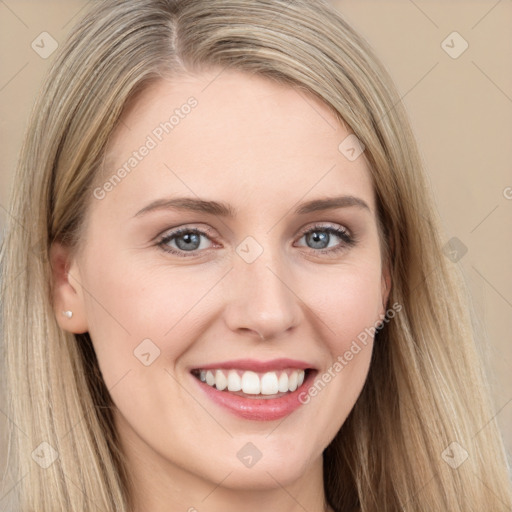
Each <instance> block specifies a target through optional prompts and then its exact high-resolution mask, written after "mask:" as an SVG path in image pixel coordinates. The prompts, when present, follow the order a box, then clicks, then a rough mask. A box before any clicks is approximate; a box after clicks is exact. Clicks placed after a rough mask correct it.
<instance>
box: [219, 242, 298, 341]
mask: <svg viewBox="0 0 512 512" xmlns="http://www.w3.org/2000/svg"><path fill="white" fill-rule="evenodd" d="M226 300H227V304H226V307H225V312H224V313H225V321H226V324H227V326H228V327H229V329H231V331H232V332H237V333H238V334H243V333H247V332H250V333H251V335H252V336H254V338H255V339H256V340H260V339H261V336H263V337H264V338H265V339H266V340H269V339H274V338H278V337H282V336H283V335H284V336H285V335H286V333H288V331H291V330H292V329H293V328H294V327H296V326H297V325H299V323H300V321H301V318H302V309H301V304H302V301H301V300H300V298H299V297H298V296H297V294H296V292H294V283H293V275H292V272H291V270H290V267H289V266H286V265H285V262H284V260H283V256H282V255H280V256H279V255H278V254H277V250H275V251H270V250H269V249H267V248H265V250H264V251H263V253H262V254H261V255H260V256H259V257H258V258H257V259H256V260H255V261H253V262H252V263H247V262H246V261H244V260H243V259H241V258H238V256H235V262H234V268H233V269H232V271H231V272H230V273H229V282H228V283H227V292H226Z"/></svg>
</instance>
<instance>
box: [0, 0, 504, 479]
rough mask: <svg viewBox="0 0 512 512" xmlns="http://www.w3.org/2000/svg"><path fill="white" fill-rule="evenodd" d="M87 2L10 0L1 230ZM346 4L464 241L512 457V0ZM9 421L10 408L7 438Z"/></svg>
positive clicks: (2, 11) (1, 73)
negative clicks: (41, 45)
mask: <svg viewBox="0 0 512 512" xmlns="http://www.w3.org/2000/svg"><path fill="white" fill-rule="evenodd" d="M87 3H88V2H85V1H83V0H66V1H64V0H61V1H57V0H53V1H46V0H32V1H29V0H0V56H1V61H0V62H1V65H0V136H1V138H0V147H1V151H0V228H1V227H2V226H3V224H4V222H5V219H6V218H7V216H8V213H7V210H6V208H7V199H8V194H9V189H10V187H11V186H12V172H13V168H14V165H15V162H16V159H17V154H18V151H19V147H20V141H21V137H22V133H23V131H24V128H25V126H26V123H27V117H28V113H29V110H30V108H31V105H32V102H33V99H34V97H35V94H36V91H37V90H38V87H39V84H40V82H41V79H42V76H43V74H44V72H45V71H46V69H47V67H48V65H49V62H50V61H51V60H52V57H51V56H50V57H49V58H48V59H43V58H41V57H40V56H39V55H38V54H37V53H36V52H35V51H34V50H33V49H32V48H31V43H32V41H33V40H35V39H36V37H38V36H39V35H40V34H41V33H42V32H48V33H49V34H51V36H52V37H53V38H54V39H55V40H56V41H58V42H62V41H63V40H64V38H65V36H66V35H67V33H68V31H69V30H70V29H71V28H72V26H73V24H74V22H75V21H76V20H77V19H78V18H79V17H80V16H81V14H82V13H83V12H84V7H86V4H87ZM335 4H336V6H337V7H338V8H339V10H340V12H341V13H342V14H343V15H344V16H345V17H346V18H347V20H348V21H349V22H350V23H351V24H352V25H353V26H354V27H355V28H356V29H358V30H359V31H360V32H361V33H362V34H363V35H364V36H365V37H366V39H367V40H368V41H369V42H370V44H371V45H372V46H373V47H374V49H375V50H376V52H377V54H378V55H379V56H380V57H381V59H382V60H383V62H384V63H385V65H386V66H387V67H388V69H389V71H390V73H391V75H392V77H393V78H394V80H395V82H396V84H397V86H398V88H399V90H400V92H401V95H402V97H403V102H404V103H405V105H406V108H407V109H408V111H409V113H410V116H411V118H412V122H413V126H414V129H415V132H416V135H417V137H418V140H419V145H420V148H421V151H422V154H423V157H424V160H425V163H426V166H427V170H428V172H429V177H430V180H431V183H432V186H433V188H434V192H435V195H436V199H437V207H438V210H439V212H440V215H441V217H442V219H443V225H444V228H445V239H446V241H448V240H449V239H450V238H452V237H457V238H458V239H460V241H461V242H462V243H463V244H464V245H465V246H466V247H467V248H468V252H467V253H466V254H465V255H464V257H463V258H462V259H461V260H460V265H461V266H462V268H463V271H464V273H465V276H466V279H467V281H468V283H469V285H470V288H471V291H472V296H473V298H474V303H475V308H476V311H477V318H476V319H475V321H477V322H478V323H479V324H481V326H482V329H483V330H484V332H485V333H486V334H487V336H488V339H489V341H490V345H491V347H490V378H491V384H492V386H493V390H494V398H495V414H496V417H497V419H498V422H499V424H500V426H501V428H502V431H503V434H504V437H505V442H506V446H507V450H508V452H509V453H512V371H511V363H512V343H511V334H510V333H511V332H512V139H511V135H512V68H511V59H510V56H511V55H512V1H511V0H499V1H496V0H490V1H463V0H458V1H453V0H452V1H450V2H446V1H445V2H443V1H430V0H429V1H426V0H415V1H413V0H400V1H399V0H395V1H382V0H380V1H377V0H372V1H369V0H359V1H357V0H350V1H336V2H335ZM454 31H456V32H458V33H459V34H460V36H461V37H462V38H463V39H464V40H465V41H467V43H468V45H469V46H468V48H467V50H466V51H465V52H464V53H462V54H461V55H460V56H459V57H458V58H456V59H454V58H451V57H450V56H449V55H448V54H447V53H446V52H445V51H444V50H443V48H442V46H441V44H442V42H443V41H444V40H445V39H446V38H447V36H448V35H449V34H451V33H452V32H454ZM452 39H453V37H452V38H448V40H447V44H448V45H450V46H453V49H452V50H451V51H456V50H458V49H460V48H461V44H462V40H461V39H457V36H456V37H455V39H453V43H452V42H451V41H452ZM507 187H510V188H507ZM447 341H448V342H449V340H447ZM490 419H491V418H489V420H490ZM6 421H7V420H6V418H5V416H4V415H3V414H2V413H1V412H0V428H1V430H2V432H5V428H4V425H5V424H6ZM1 469H2V468H0V470H1Z"/></svg>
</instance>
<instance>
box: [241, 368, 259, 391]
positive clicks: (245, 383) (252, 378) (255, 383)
mask: <svg viewBox="0 0 512 512" xmlns="http://www.w3.org/2000/svg"><path fill="white" fill-rule="evenodd" d="M260 387H261V385H260V378H259V377H258V374H257V373H254V372H251V371H248V372H244V374H243V375H242V391H243V392H244V393H247V394H249V395H259V393H260Z"/></svg>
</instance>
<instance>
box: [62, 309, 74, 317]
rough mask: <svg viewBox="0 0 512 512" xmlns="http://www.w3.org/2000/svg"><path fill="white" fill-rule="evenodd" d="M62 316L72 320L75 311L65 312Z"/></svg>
mask: <svg viewBox="0 0 512 512" xmlns="http://www.w3.org/2000/svg"><path fill="white" fill-rule="evenodd" d="M62 314H63V315H64V316H65V317H66V318H71V317H72V316H73V311H69V310H68V311H63V312H62Z"/></svg>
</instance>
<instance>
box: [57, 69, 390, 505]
mask: <svg viewBox="0 0 512 512" xmlns="http://www.w3.org/2000/svg"><path fill="white" fill-rule="evenodd" d="M217 73H218V71H217V72H216V73H212V72H202V73H197V74H195V75H185V76H181V77H179V78H175V79H173V80H172V81H171V80H166V79H162V80H160V81H159V82H157V83H155V84H153V85H152V86H151V87H149V88H147V89H145V90H144V91H143V92H142V94H141V95H140V96H139V97H138V98H137V99H136V101H135V102H133V103H132V104H131V105H130V108H129V109H128V110H127V111H126V112H125V113H124V115H123V123H122V124H121V125H120V127H119V128H118V130H117V131H116V132H115V136H114V137H113V138H112V139H111V141H110V143H109V147H108V153H107V158H106V159H105V162H104V169H103V171H104V172H103V175H102V176H99V178H98V180H97V182H98V184H99V185H100V186H101V185H102V184H103V183H104V180H105V179H108V177H110V176H112V174H114V172H115V171H116V169H118V168H119V167H120V166H121V165H123V163H124V162H126V161H127V159H128V158H129V157H130V156H131V154H132V152H133V151H134V150H137V149H138V148H139V147H140V146H141V145H142V144H143V143H144V141H145V140H146V138H147V136H148V135H149V134H151V133H152V130H154V128H155V127H156V126H158V125H159V124H160V123H161V122H162V121H164V120H166V119H168V117H169V115H168V114H166V113H168V112H172V111H173V110H174V109H175V108H178V107H180V105H182V104H183V103H185V102H186V100H187V98H189V97H190V96H194V97H195V98H196V99H197V101H198V105H197V107H196V108H194V109H193V110H192V111H191V113H190V114H189V115H188V116H186V117H185V118H184V119H181V120H180V123H179V125H177V126H176V127H175V128H174V130H173V131H172V132H170V133H169V134H167V135H165V137H164V138H163V140H162V142H160V143H159V144H158V146H157V147H156V148H154V149H152V150H151V151H150V153H149V154H148V155H147V156H146V157H145V158H144V159H143V160H142V161H141V162H140V163H138V165H137V167H136V168H135V169H133V170H132V171H131V172H130V174H128V175H127V176H126V177H125V178H124V179H123V180H122V182H121V183H119V184H117V185H116V186H115V187H114V188H113V189H112V190H111V191H110V192H109V193H107V194H106V195H105V197H104V198H103V199H101V200H100V199H96V198H91V203H90V207H89V209H88V212H87V217H86V223H85V224H84V231H83V238H82V241H81V242H82V243H81V246H80V250H79V251H77V252H72V251H70V250H69V249H68V248H66V247H64V246H62V245H60V244H57V243H55V244H54V245H53V246H52V264H53V268H54V283H55V295H54V306H55V314H56V316H57V319H58V322H59V324H60V326H61V327H62V328H63V329H65V330H67V331H70V332H74V333H80V332H86V331H88V332H89V333H90V336H91V339H92V341H93V345H94V349H95V351H96V354H97V356H98V360H99V365H100V369H101V372H102V375H103V378H104V381H105V383H106V386H107V387H108V388H109V390H110V393H111V396H112V399H113V401H114V403H115V405H116V406H117V410H116V411H115V421H116V426H117V429H118V431H119V435H120V439H121V443H122V446H123V449H124V451H125V453H126V455H127V458H128V461H129V470H130V472H131V476H132V479H133V482H134V484H133V491H132V492H133V496H134V502H135V511H137V512H142V511H143V510H144V511H145V512H164V511H166V512H167V511H169V510H189V511H192V510H198V511H201V510H208V511H209V512H216V511H221V510H222V512H230V511H238V510H241V509H243V510H244V511H256V510H258V511H259V510H261V505H262V503H267V504H271V506H272V509H273V510H281V511H289V512H292V511H299V510H300V511H303V510H304V509H306V510H330V509H329V508H327V507H326V505H325V496H324V491H323V474H322V451H323V450H324V449H325V447H326V446H327V445H328V444H329V443H330V442H331V440H332V439H333V438H334V436H335V435H336V433H337V431H338V430H339V428H340V427H341V425H342V424H343V422H344V421H345V419H346V417H347V416H348V414H349V412H350V410H351V409H352V408H353V406H354V404H355V402H356V400H357V397H358V395H359V393H360V391H361V389H362V386H363V384H364V382H365V379H366V377H367V373H368V367H369V362H370V357H371V350H372V345H373V340H370V342H369V343H368V344H367V346H366V347H365V348H363V350H361V351H360V352H359V353H358V354H357V355H356V356H354V358H353V359H352V360H351V361H350V362H349V364H347V365H346V366H345V367H344V368H343V370H342V371H341V372H339V373H337V374H336V377H335V378H333V379H332V380H331V381H330V382H329V383H328V385H326V386H325V388H324V389H323V390H322V391H321V392H320V393H318V395H317V396H316V397H314V398H312V399H311V400H310V402H309V403H308V404H306V405H303V406H301V407H300V408H299V409H297V410H296V411H294V412H293V413H292V414H291V415H289V416H287V417H285V418H284V419H281V420H276V421H254V420H246V419H242V418H240V417H238V416H235V415H233V414H232V413H231V412H229V411H228V410H225V409H224V408H222V407H220V406H219V405H217V404H215V403H213V402H212V401H211V400H210V399H209V398H208V397H206V396H205V395H204V393H202V391H201V389H200V388H199V385H198V382H197V381H196V380H195V378H194V377H193V376H192V375H191V374H190V369H191V368H195V367H200V366H201V365H205V364H208V363H212V362H219V361H224V360H229V359H238V358H254V359H258V360H265V361H267V360H271V359H274V358H278V357H290V358H295V359H300V360H305V361H308V362H310V363H311V365H312V366H314V367H316V368H317V369H318V370H319V376H320V375H322V374H323V373H325V372H326V371H327V370H328V369H329V368H330V367H331V366H332V364H333V362H334V361H335V360H336V358H337V357H338V356H340V355H343V354H344V353H345V352H346V351H347V350H348V349H349V347H350V345H351V343H352V342H353V340H355V339H356V337H357V336H358V334H360V333H361V332H362V331H364V329H365V328H366V327H370V326H374V325H375V324H376V322H378V321H379V320H380V319H381V318H382V316H383V315H384V314H385V304H386V301H387V297H388V293H389V289H390V282H389V274H388V271H387V269H386V268H383V266H382V261H381V253H380V247H379V233H378V228H377V218H376V204H375V195H374V190H373V186H372V182H371V179H370V173H369V169H368V166H367V162H366V159H365V157H364V153H363V155H362V156H361V157H359V158H357V159H356V160H354V161H349V160H348V159H347V158H346V157H345V156H344V155H343V154H342V153H341V152H340V151H339V150H338V146H339V144H340V142H341V141H343V140H344V139H345V137H347V135H348V134H349V132H348V131H347V129H346V128H345V127H343V126H342V125H341V124H340V123H339V122H338V121H337V120H336V118H335V117H334V115H333V114H332V112H331V111H330V110H329V109H328V107H327V106H325V105H324V104H323V103H321V102H320V101H319V100H317V99H316V98H314V97H312V96H309V95H305V93H304V92H300V93H299V92H298V91H297V90H294V89H293V88H290V87H288V86H284V85H281V84H277V83H275V82H271V81H268V80H267V79H265V78H262V77H258V76H252V75H248V74H243V73H240V72H235V71H224V72H223V73H221V74H220V75H219V76H218V77H217V78H216V79H215V80H214V77H215V76H216V75H217ZM212 80H213V82H212ZM208 84H209V85H208ZM207 85H208V87H207V88H205V87H206V86H207ZM178 195H179V196H182V195H183V196H191V197H200V198H203V199H209V200H216V201H223V202H226V203H228V204H230V205H231V206H232V207H234V208H236V210H237V212H238V213H237V215H236V216H235V217H234V218H232V219H230V218H222V217H220V216H216V215H212V214H207V213H194V212H186V211H179V210H172V209H167V210H165V209H162V210H159V211H153V212H151V213H147V214H145V215H140V216H135V215H136V213H137V212H138V211H139V210H141V209H142V208H144V207H145V206H147V205H148V204H149V203H151V202H152V201H154V200H156V199H160V198H170V197H175V196H178ZM338 195H351V196H355V197H358V198H360V199H362V200H364V201H365V202H366V203H367V205H368V207H369V208H368V209H365V208H361V207H358V206H349V207H343V208H337V209H331V210H325V211H318V212H313V213H309V214H305V215H297V214H295V213H293V210H294V208H295V207H296V206H297V204H298V203H302V202H305V201H309V200H312V199H316V198H325V197H332V196H338ZM318 225H320V228H319V229H320V232H321V228H325V227H326V226H334V227H341V228H343V227H344V228H345V229H348V230H349V232H350V233H352V234H353V235H354V236H355V237H356V238H357V242H356V244H355V245H353V246H346V245H345V244H344V242H343V240H341V239H340V238H338V237H337V236H336V235H330V237H328V238H329V239H328V241H326V242H325V244H324V246H322V248H325V246H327V245H328V247H327V248H328V249H329V248H336V247H342V250H341V251H339V252H338V253H335V254H321V253H320V252H319V250H320V249H318V248H317V247H318V245H315V243H314V241H313V240H312V239H311V236H309V237H307V236H304V234H303V231H305V230H306V229H309V228H315V227H316V226H318ZM178 226H186V227H189V228H198V229H205V228H209V229H210V230H211V231H210V233H211V235H212V236H210V235H207V236H202V237H201V238H200V240H201V245H200V246H199V248H196V249H194V251H195V252H194V251H192V252H190V251H189V252H186V251H184V250H182V253H184V254H185V257H180V256H177V255H173V254H169V253H167V252H165V251H164V250H163V249H162V248H161V247H159V246H158V245H157V244H158V241H159V240H157V237H158V235H160V234H166V233H169V232H170V231H172V230H173V229H174V228H176V227H178ZM301 230H303V231H301ZM317 231H318V229H317ZM247 236H251V237H253V238H254V239H255V240H256V241H257V243H258V244H259V246H260V247H261V248H262V250H263V252H262V254H261V255H260V256H259V257H257V258H256V260H255V261H253V262H252V263H250V264H249V263H247V261H245V260H244V259H243V258H242V257H240V256H239V255H238V254H237V252H236V248H237V246H238V245H239V244H241V242H242V241H244V239H245V238H246V237H247ZM181 242H183V238H181ZM168 245H170V246H171V247H172V248H174V249H175V250H179V247H183V244H181V245H180V246H178V245H177V240H176V239H175V240H174V242H168ZM194 247H198V246H197V245H196V246H194ZM251 250H252V249H251ZM187 254H188V255H189V256H188V257H187ZM190 254H193V255H192V256H190ZM63 310H71V311H73V317H72V318H71V319H68V318H66V317H65V316H64V315H63V314H62V311H63ZM260 334H261V335H262V336H264V337H265V339H264V340H262V338H261V337H260ZM147 338H149V339H151V340H152V342H153V343H154V344H155V345H156V346H157V347H158V349H159V350H160V355H159V356H158V357H157V358H156V359H155V360H154V361H153V362H152V363H151V364H150V365H149V366H145V365H144V364H142V363H141V362H140V361H139V359H137V358H136V357H134V350H136V348H137V347H138V346H139V345H140V343H141V342H142V340H145V339H147ZM248 442H251V443H253V444H254V445H255V446H256V447H257V448H258V450H259V451H260V452H261V454H262V457H261V459H260V460H259V461H258V462H257V463H256V464H255V465H254V466H252V467H250V468H247V467H245V466H244V465H243V464H242V463H241V461H240V460H239V459H238V457H237V452H238V451H239V450H240V449H241V448H242V447H243V446H244V445H245V444H246V443H248Z"/></svg>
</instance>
